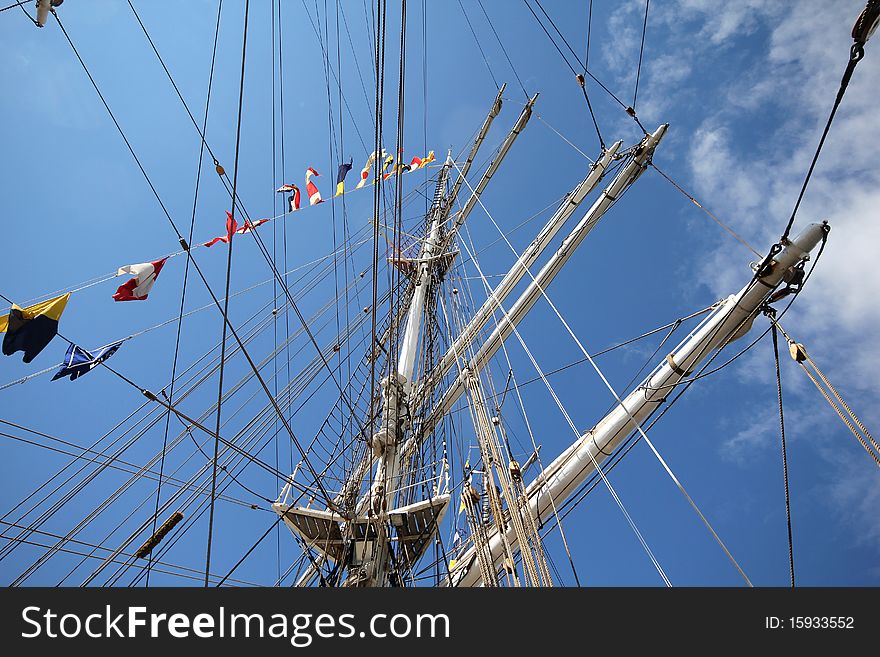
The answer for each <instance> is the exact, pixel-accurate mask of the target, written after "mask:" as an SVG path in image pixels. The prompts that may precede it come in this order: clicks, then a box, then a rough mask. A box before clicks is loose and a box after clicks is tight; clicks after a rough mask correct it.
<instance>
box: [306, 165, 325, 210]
mask: <svg viewBox="0 0 880 657" xmlns="http://www.w3.org/2000/svg"><path fill="white" fill-rule="evenodd" d="M320 175H321V174H320V173H318V172H317V171H315V170H314V169H313V168H312V167H309V168H308V169H306V194H308V195H309V205H317V204H318V203H323V202H324V199H322V198H321V192H319V191H318V188H317V187H316V186H315V183H313V182H312V180H311V178H312V176H320Z"/></svg>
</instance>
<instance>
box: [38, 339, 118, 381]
mask: <svg viewBox="0 0 880 657" xmlns="http://www.w3.org/2000/svg"><path fill="white" fill-rule="evenodd" d="M123 342H124V340H120V341H119V342H115V343H113V344H111V345H107V346H106V347H101V348H100V349H96V350H95V351H92V352H89V351H86V350H85V349H83V348H82V347H78V346H77V345H75V344H72V345H70V346H69V347H68V348H67V354H66V355H65V356H64V364H63V365H62V366H61V369H60V370H58V371H57V372H56V373H55V376H53V377H52V380H53V381H55V380H57V379H62V378H64V377H65V376H69V377H70V380H71V381H73V380H74V379H78V378H79V377H81V376H82V375H83V374H85V373H87V372H90V371H91V370H93V369H94V368H96V367H97V366H98V365H100V364H101V363H103V362H104V361H105V360H107V359H108V358H110V356H112V355H113V354H115V353H116V350H117V349H119V347H121V346H122V343H123Z"/></svg>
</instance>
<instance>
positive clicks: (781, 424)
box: [771, 324, 794, 588]
mask: <svg viewBox="0 0 880 657" xmlns="http://www.w3.org/2000/svg"><path fill="white" fill-rule="evenodd" d="M771 327H772V329H773V359H774V361H775V363H776V397H777V400H778V402H779V433H780V436H781V438H782V481H783V483H784V484H785V523H786V526H787V528H788V569H789V577H790V579H791V588H794V547H793V542H792V538H791V496H790V493H789V487H788V452H787V450H786V448H785V413H784V412H783V410H782V373H781V372H780V369H779V337H778V336H777V331H776V325H775V324H771Z"/></svg>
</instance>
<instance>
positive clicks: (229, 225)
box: [205, 211, 238, 246]
mask: <svg viewBox="0 0 880 657" xmlns="http://www.w3.org/2000/svg"><path fill="white" fill-rule="evenodd" d="M237 230H238V222H237V221H236V220H235V219H234V218H233V216H232V213H230V212H228V211H227V212H226V234H225V235H223V236H222V237H215V238H214V239H212V240H211V241H210V242H205V246H214V245H215V244H216V243H217V242H223V243H224V244H229V240H231V239H232V234H233V233H234V232H235V231H237Z"/></svg>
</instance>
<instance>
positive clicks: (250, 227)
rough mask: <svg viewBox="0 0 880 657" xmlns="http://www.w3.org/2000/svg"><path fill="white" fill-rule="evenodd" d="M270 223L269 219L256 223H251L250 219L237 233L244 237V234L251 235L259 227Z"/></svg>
mask: <svg viewBox="0 0 880 657" xmlns="http://www.w3.org/2000/svg"><path fill="white" fill-rule="evenodd" d="M267 221H269V220H268V219H257V220H256V221H251V220H250V219H245V220H244V226H242V227H241V228H239V229H238V230H237V231H235V232H236V233H239V234H240V235H243V234H244V233H249V232H251V231H252V230H256V229H257V226H262V225H263V224H264V223H266V222H267Z"/></svg>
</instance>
